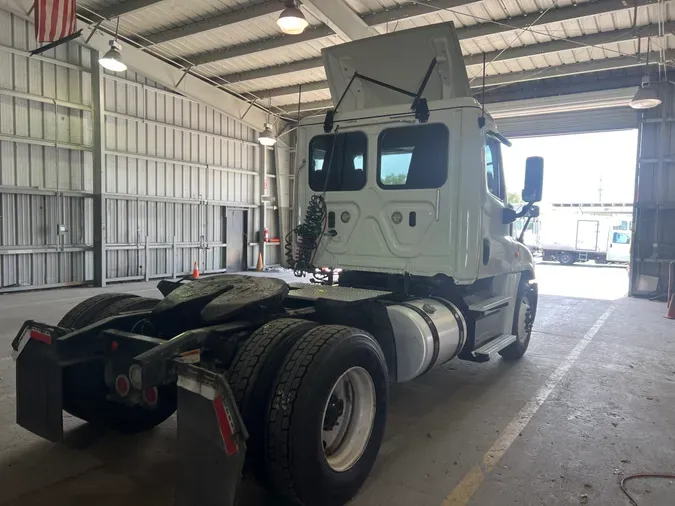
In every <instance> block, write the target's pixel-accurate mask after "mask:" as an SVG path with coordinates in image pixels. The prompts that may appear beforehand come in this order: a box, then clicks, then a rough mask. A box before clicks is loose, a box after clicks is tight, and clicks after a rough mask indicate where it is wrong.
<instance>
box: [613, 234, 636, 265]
mask: <svg viewBox="0 0 675 506" xmlns="http://www.w3.org/2000/svg"><path fill="white" fill-rule="evenodd" d="M607 261H608V262H622V263H628V262H629V261H630V234H629V233H628V232H617V231H611V232H610V239H609V244H608V245H607Z"/></svg>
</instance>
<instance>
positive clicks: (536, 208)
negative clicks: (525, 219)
mask: <svg viewBox="0 0 675 506" xmlns="http://www.w3.org/2000/svg"><path fill="white" fill-rule="evenodd" d="M527 215H528V216H529V217H530V218H539V206H532V208H531V209H530V212H529V213H527Z"/></svg>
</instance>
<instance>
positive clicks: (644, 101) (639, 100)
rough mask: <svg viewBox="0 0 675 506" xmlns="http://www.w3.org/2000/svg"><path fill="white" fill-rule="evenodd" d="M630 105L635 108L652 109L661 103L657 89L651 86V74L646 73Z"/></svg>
mask: <svg viewBox="0 0 675 506" xmlns="http://www.w3.org/2000/svg"><path fill="white" fill-rule="evenodd" d="M629 105H630V106H631V107H632V108H633V109H651V108H653V107H656V106H658V105H661V99H660V98H659V96H658V94H657V93H656V90H655V89H654V88H652V87H651V86H650V80H649V75H645V76H644V77H643V78H642V84H641V86H640V88H639V89H638V90H637V91H636V92H635V95H634V96H633V100H631V101H630V104H629Z"/></svg>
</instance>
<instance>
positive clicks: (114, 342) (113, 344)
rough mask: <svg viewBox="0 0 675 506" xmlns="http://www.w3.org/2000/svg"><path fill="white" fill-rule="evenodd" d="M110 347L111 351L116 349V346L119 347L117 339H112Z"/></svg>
mask: <svg viewBox="0 0 675 506" xmlns="http://www.w3.org/2000/svg"><path fill="white" fill-rule="evenodd" d="M110 347H111V348H112V351H117V348H119V347H120V345H119V343H118V342H117V341H113V342H112V344H111V345H110Z"/></svg>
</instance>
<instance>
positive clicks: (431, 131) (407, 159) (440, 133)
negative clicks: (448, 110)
mask: <svg viewBox="0 0 675 506" xmlns="http://www.w3.org/2000/svg"><path fill="white" fill-rule="evenodd" d="M448 137H449V134H448V129H447V128H446V127H445V125H442V124H438V123H437V124H434V123H430V124H425V125H415V126H406V127H399V128H388V129H386V130H383V131H382V133H380V137H379V146H378V167H377V183H378V184H379V185H380V188H383V189H386V190H396V189H405V190H413V189H417V190H419V189H424V188H439V187H441V186H443V183H445V180H446V178H447V174H448Z"/></svg>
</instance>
